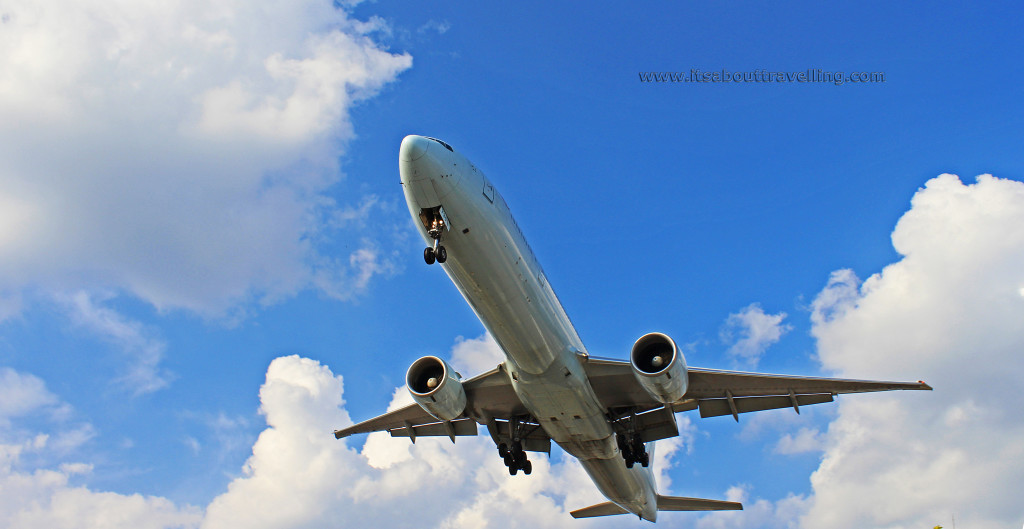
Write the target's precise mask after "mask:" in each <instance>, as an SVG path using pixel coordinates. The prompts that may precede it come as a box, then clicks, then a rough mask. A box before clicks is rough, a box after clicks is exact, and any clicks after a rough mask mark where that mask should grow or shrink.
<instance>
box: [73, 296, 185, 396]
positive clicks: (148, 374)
mask: <svg viewBox="0 0 1024 529" xmlns="http://www.w3.org/2000/svg"><path fill="white" fill-rule="evenodd" d="M108 299H109V296H108ZM62 301H63V302H64V304H65V305H66V306H67V308H68V312H69V316H70V317H71V321H72V322H73V323H74V324H76V325H77V326H79V327H81V328H84V329H86V330H88V331H90V332H92V333H94V334H96V335H97V336H99V337H100V338H102V339H104V340H106V341H109V342H111V343H113V344H115V345H117V346H118V347H120V348H121V349H122V350H123V351H124V352H125V353H126V354H127V355H128V356H129V357H130V360H129V362H128V363H129V366H128V372H127V373H125V374H124V375H122V377H121V378H120V380H119V381H118V382H119V383H120V384H121V385H123V386H126V387H127V388H128V389H131V390H132V391H133V392H134V393H135V394H136V395H140V394H144V393H151V392H153V391H156V390H158V389H161V388H164V387H166V386H167V385H168V384H169V383H170V380H171V375H170V374H169V373H167V372H166V371H164V370H162V369H160V368H159V364H160V360H161V359H163V356H164V351H165V350H166V349H167V344H166V343H164V342H163V340H160V339H157V338H154V337H152V336H151V334H153V331H151V330H149V329H146V328H145V327H144V326H143V325H142V324H141V323H139V322H137V321H133V320H131V319H128V318H126V317H125V316H123V315H121V314H119V313H117V312H116V311H114V310H112V309H109V308H106V307H102V306H100V305H98V304H97V303H96V302H95V301H94V300H93V298H92V296H90V295H89V293H87V292H85V291H79V292H76V293H75V294H73V295H70V296H68V297H67V298H66V299H63V300H62ZM102 301H103V300H101V302H102Z"/></svg>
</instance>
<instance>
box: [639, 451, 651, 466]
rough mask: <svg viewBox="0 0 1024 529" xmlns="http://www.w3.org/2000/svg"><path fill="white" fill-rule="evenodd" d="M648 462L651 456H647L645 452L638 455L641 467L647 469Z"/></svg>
mask: <svg viewBox="0 0 1024 529" xmlns="http://www.w3.org/2000/svg"><path fill="white" fill-rule="evenodd" d="M650 462H651V456H649V455H647V452H644V453H643V454H641V455H640V465H641V466H642V467H644V468H647V465H648V464H650Z"/></svg>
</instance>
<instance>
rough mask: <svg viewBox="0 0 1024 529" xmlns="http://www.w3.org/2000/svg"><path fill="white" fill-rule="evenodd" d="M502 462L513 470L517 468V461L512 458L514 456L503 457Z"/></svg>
mask: <svg viewBox="0 0 1024 529" xmlns="http://www.w3.org/2000/svg"><path fill="white" fill-rule="evenodd" d="M502 460H504V461H505V466H506V467H509V468H511V467H514V466H516V460H515V459H513V458H512V454H505V455H503V456H502Z"/></svg>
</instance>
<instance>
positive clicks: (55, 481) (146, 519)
mask: <svg viewBox="0 0 1024 529" xmlns="http://www.w3.org/2000/svg"><path fill="white" fill-rule="evenodd" d="M55 410H56V411H55ZM41 413H42V414H43V415H44V416H49V417H50V418H51V419H54V420H57V421H61V420H62V419H64V418H65V416H66V415H68V414H69V412H68V411H67V409H66V405H63V404H61V403H60V401H59V399H58V398H57V397H56V396H54V395H53V394H52V393H50V391H49V390H47V389H46V384H45V383H44V382H43V381H42V380H41V379H39V378H38V377H36V376H34V375H30V374H25V373H18V372H17V371H14V370H12V369H9V368H2V369H0V527H8V528H12V529H22V528H24V529H28V528H36V527H47V528H50V527H52V528H57V529H61V528H68V529H71V528H75V529H80V528H85V529H89V528H96V529H101V528H103V529H106V528H125V529H129V528H137V527H138V528H164V527H166V528H171V527H194V526H195V524H196V523H197V522H198V520H199V517H200V514H201V513H200V511H199V510H198V509H195V508H194V507H188V506H185V507H176V506H174V505H173V504H172V502H170V501H168V500H166V499H163V498H155V497H144V496H141V495H138V494H133V495H121V494H114V493H108V492H94V491H90V490H88V489H87V488H85V487H81V486H76V485H73V484H72V483H71V480H72V479H74V478H75V477H76V476H87V475H88V474H89V473H91V472H92V468H93V467H92V465H90V464H87V463H81V462H75V461H64V462H60V463H56V462H55V461H58V460H60V459H63V458H65V457H67V456H68V455H69V454H72V453H74V452H75V451H76V449H77V448H78V447H79V446H81V445H82V444H84V443H86V442H88V441H89V440H91V439H92V438H93V437H94V436H95V435H96V432H95V429H94V428H93V427H92V425H90V424H87V423H86V424H81V425H78V426H75V427H69V426H67V425H66V424H64V423H63V422H58V424H57V429H56V431H55V432H53V433H40V432H26V431H23V430H21V429H19V428H17V427H16V425H14V424H13V422H14V421H15V420H17V419H19V418H24V417H26V416H29V415H39V414H41ZM26 456H31V457H26ZM26 459H29V460H31V462H29V461H25V460H26ZM32 462H36V463H38V462H44V464H46V465H52V466H55V467H56V470H53V469H46V468H36V469H34V470H33V469H32V468H31V467H32V466H34V465H33V463H32Z"/></svg>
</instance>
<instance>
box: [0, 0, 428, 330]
mask: <svg viewBox="0 0 1024 529" xmlns="http://www.w3.org/2000/svg"><path fill="white" fill-rule="evenodd" d="M2 9H3V18H4V23H3V31H0V49H3V50H4V53H3V54H2V55H0V71H3V72H4V75H3V76H2V77H0V190H2V191H0V318H2V317H9V316H11V315H12V314H15V313H16V311H18V310H19V309H20V301H19V299H20V298H19V295H20V294H22V293H24V292H26V291H28V290H29V289H42V290H44V291H47V290H49V291H59V292H60V291H62V292H67V291H78V290H83V289H85V290H91V291H92V290H96V291H98V290H100V289H104V288H106V289H112V290H114V291H116V292H125V293H129V294H131V295H134V296H137V297H139V298H141V299H142V300H144V301H146V302H148V303H151V304H152V305H153V306H155V307H157V308H158V309H160V310H166V309H178V308H184V309H188V310H192V311H196V312H199V313H201V314H203V315H206V316H214V317H220V316H224V315H226V314H227V315H231V313H233V312H234V311H237V310H239V309H238V306H239V304H240V303H244V302H246V301H249V300H253V299H255V300H274V299H278V298H279V297H281V296H288V295H291V294H293V293H294V292H296V291H297V290H299V289H303V288H310V287H317V285H319V286H323V285H324V284H327V285H329V286H330V287H331V288H330V290H329V291H328V292H329V293H331V294H338V293H343V294H344V295H351V293H352V292H353V291H358V290H359V289H360V288H365V285H366V282H367V281H368V279H369V277H371V276H373V275H374V274H379V273H386V271H387V269H388V268H387V261H386V259H383V257H382V254H381V253H380V252H379V250H375V245H374V243H373V241H369V242H368V243H367V242H361V241H357V244H353V245H352V246H353V247H354V250H352V252H353V256H354V258H353V259H352V260H350V259H347V258H333V257H332V258H330V259H326V258H324V256H323V255H321V252H320V251H319V249H318V246H317V245H316V244H315V243H314V242H312V241H313V239H323V238H329V237H337V236H339V234H338V233H336V232H329V231H325V227H328V228H329V226H328V224H329V223H328V219H329V218H330V217H331V216H332V215H333V212H334V211H335V209H336V208H337V205H336V204H335V201H334V200H333V199H332V198H330V197H329V196H328V189H329V188H330V186H331V185H332V184H334V183H335V182H336V181H337V180H338V179H339V177H340V175H339V172H338V167H337V162H336V160H337V159H338V155H339V154H340V153H341V149H342V148H343V146H344V143H345V142H346V141H347V140H348V139H350V138H352V136H353V132H352V125H351V123H350V121H349V117H348V112H349V109H350V108H351V107H352V105H353V104H354V103H356V102H358V101H360V100H362V99H365V98H367V97H370V96H372V95H373V94H374V93H375V92H376V91H377V90H379V89H380V88H381V87H382V86H383V85H384V84H385V83H387V82H390V81H392V80H394V79H395V78H396V76H397V75H398V73H399V72H401V71H402V70H404V69H406V68H408V67H409V66H410V65H411V57H409V56H408V55H397V54H392V53H389V52H388V51H387V50H385V49H383V48H382V47H381V46H380V45H378V44H377V43H375V42H374V41H373V39H372V37H373V35H374V34H375V32H378V31H380V30H382V29H386V27H385V26H384V25H383V24H382V23H381V22H380V21H379V20H371V21H369V22H362V21H358V20H354V19H351V18H349V15H348V14H347V13H346V12H345V11H344V9H347V8H341V9H339V8H336V7H334V6H333V5H332V3H331V2H329V1H322V0H300V1H298V2H258V3H253V2H245V1H242V0H226V1H223V2H217V3H215V4H209V3H208V2H200V1H198V0H185V1H184V2H172V3H167V2H157V1H152V0H148V1H134V0H132V1H129V0H113V1H108V0H85V1H70V0H63V1H56V2H34V1H30V0H11V1H8V2H5V3H4V7H3V8H2ZM367 252H376V254H375V255H368V254H367ZM325 278H329V280H328V279H325Z"/></svg>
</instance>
